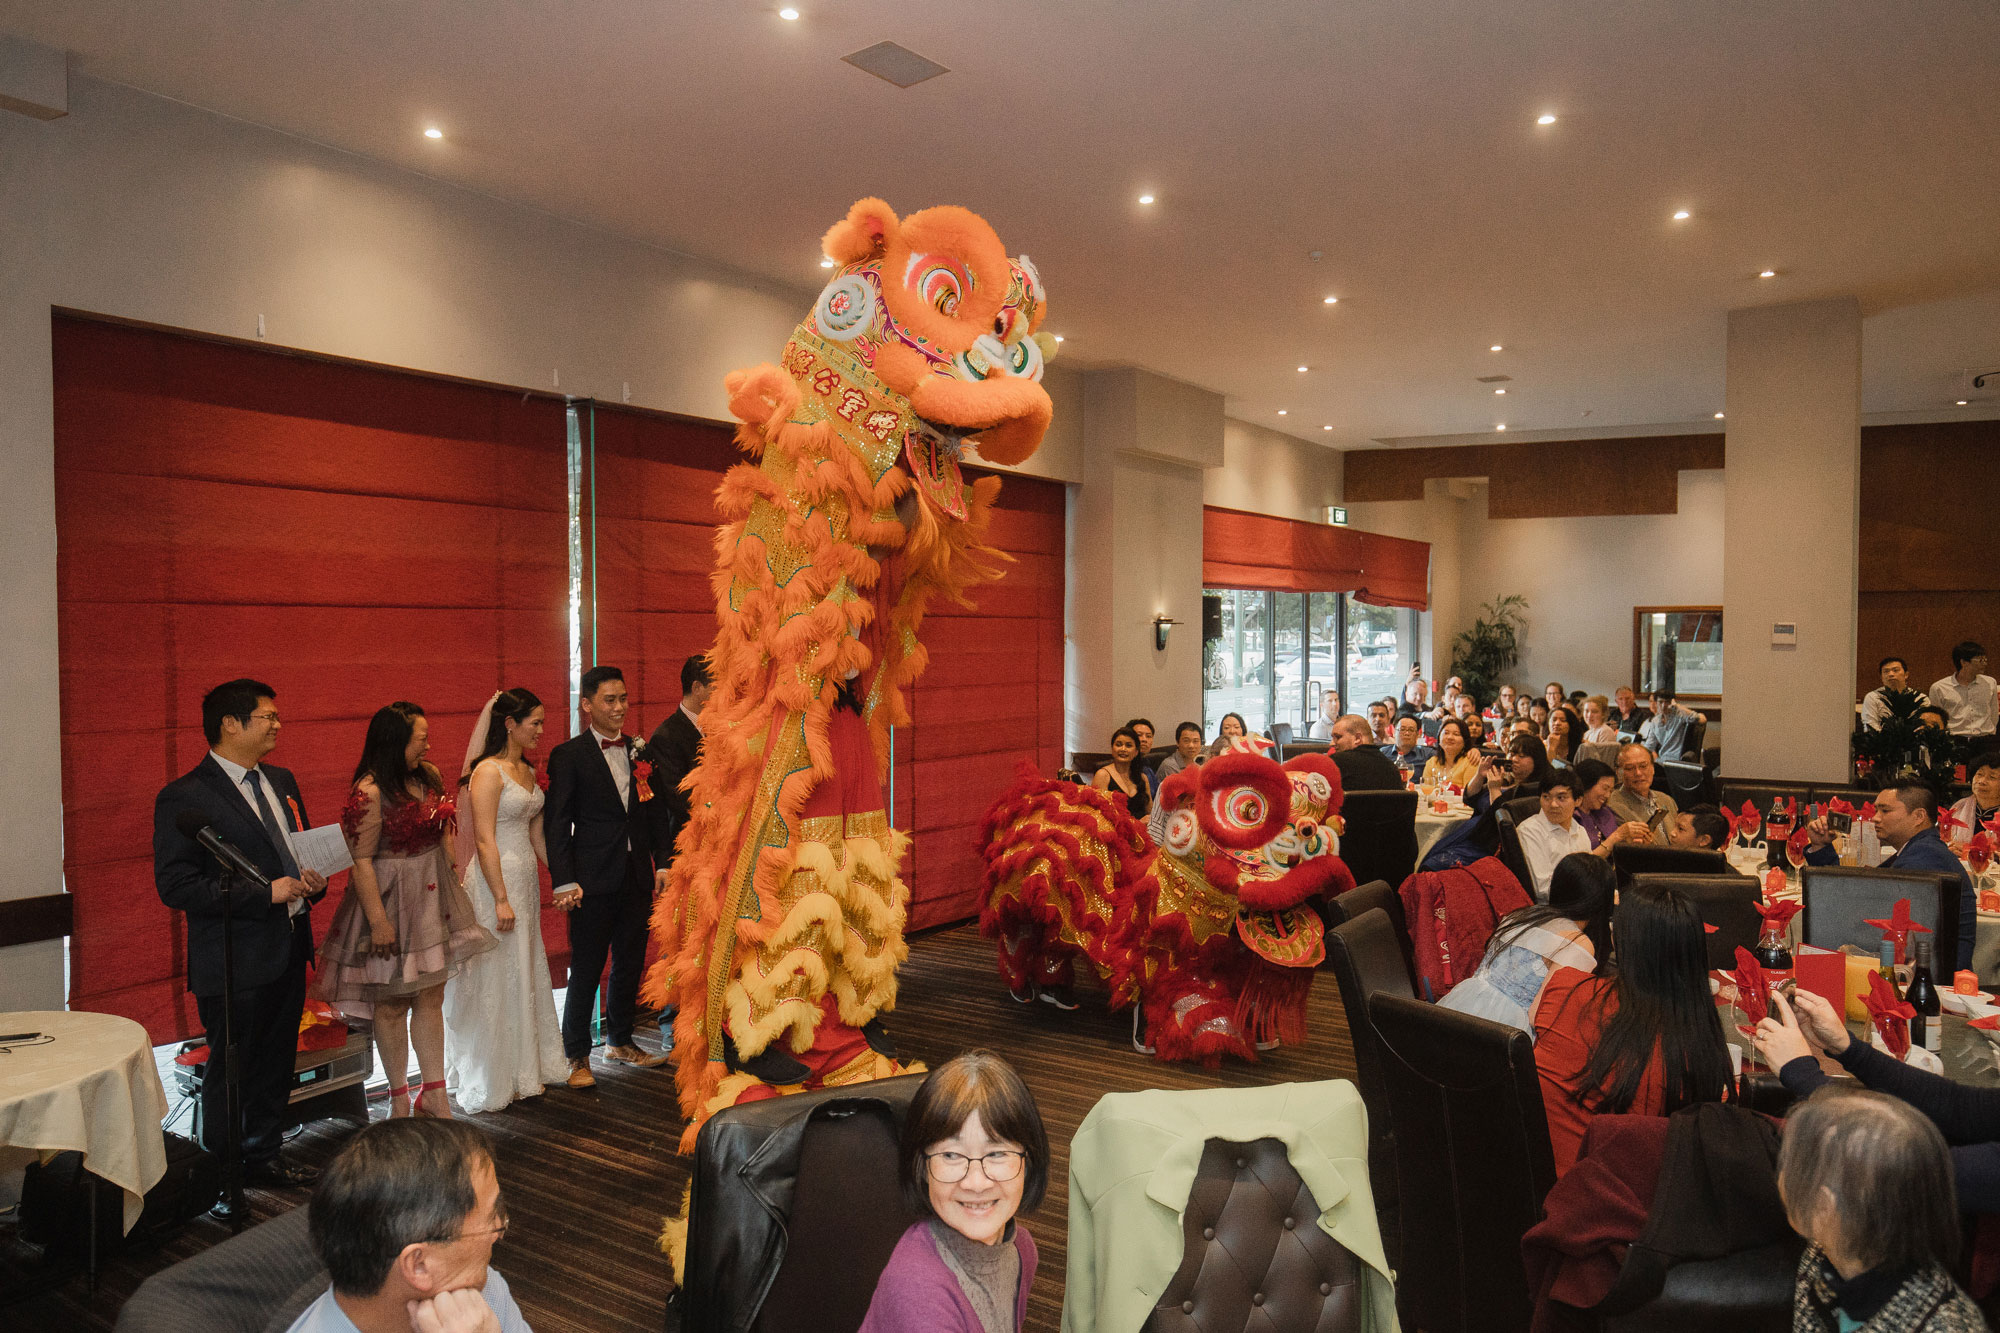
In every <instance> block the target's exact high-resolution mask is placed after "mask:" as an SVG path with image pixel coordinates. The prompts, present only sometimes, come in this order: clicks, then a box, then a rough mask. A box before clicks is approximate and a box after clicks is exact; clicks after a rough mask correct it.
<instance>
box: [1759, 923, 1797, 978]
mask: <svg viewBox="0 0 2000 1333" xmlns="http://www.w3.org/2000/svg"><path fill="white" fill-rule="evenodd" d="M1750 956H1751V957H1752V958H1755V959H1756V960H1757V966H1759V967H1761V968H1763V969H1764V978H1765V980H1767V981H1769V982H1770V983H1771V984H1772V985H1774V986H1775V985H1777V984H1778V983H1779V982H1780V981H1788V980H1790V979H1791V976H1792V949H1791V946H1790V945H1789V944H1787V943H1786V941H1785V928H1784V926H1782V925H1780V924H1779V923H1778V922H1776V921H1766V922H1765V923H1764V931H1763V933H1762V934H1761V935H1759V936H1758V937H1757V947H1756V948H1754V949H1752V950H1751V951H1750Z"/></svg>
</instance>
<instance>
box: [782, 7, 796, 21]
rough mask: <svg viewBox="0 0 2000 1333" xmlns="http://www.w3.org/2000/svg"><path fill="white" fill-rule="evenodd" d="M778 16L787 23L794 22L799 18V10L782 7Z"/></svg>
mask: <svg viewBox="0 0 2000 1333" xmlns="http://www.w3.org/2000/svg"><path fill="white" fill-rule="evenodd" d="M778 17H779V18H781V19H783V20H784V21H785V22H787V23H793V22H796V21H797V20H798V17H799V11H798V10H796V9H781V10H779V11H778Z"/></svg>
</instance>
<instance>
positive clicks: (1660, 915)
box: [1535, 888, 1730, 1176]
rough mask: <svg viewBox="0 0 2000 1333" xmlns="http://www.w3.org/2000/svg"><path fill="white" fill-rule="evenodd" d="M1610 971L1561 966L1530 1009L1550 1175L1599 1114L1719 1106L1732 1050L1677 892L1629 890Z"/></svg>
mask: <svg viewBox="0 0 2000 1333" xmlns="http://www.w3.org/2000/svg"><path fill="white" fill-rule="evenodd" d="M1611 938H1612V941H1613V943H1614V944H1615V945H1616V947H1617V950H1618V966H1617V967H1616V968H1614V969H1613V970H1612V972H1611V974H1610V975H1609V976H1597V975H1593V974H1592V973H1589V972H1585V971H1583V970H1582V969H1580V968H1571V967H1562V968H1557V969H1556V971H1555V974H1554V975H1553V976H1551V977H1550V978H1549V982H1548V986H1547V987H1546V989H1544V990H1543V992H1542V999H1541V1003H1540V1004H1539V1005H1538V1006H1537V1008H1536V1010H1535V1067H1536V1068H1537V1070H1539V1071H1540V1073H1541V1082H1542V1105H1543V1106H1544V1107H1545V1108H1546V1109H1547V1112H1548V1121H1549V1143H1550V1146H1551V1147H1553V1148H1554V1149H1555V1158H1556V1174H1557V1175H1559V1176H1560V1175H1562V1174H1563V1173H1565V1172H1567V1171H1568V1170H1569V1169H1570V1167H1572V1166H1574V1165H1575V1164H1576V1157H1577V1152H1578V1151H1579V1150H1580V1149H1581V1148H1582V1147H1583V1135H1584V1131H1585V1130H1587V1129H1588V1128H1589V1127H1590V1121H1591V1119H1592V1117H1594V1116H1599V1115H1669V1114H1671V1113H1672V1112H1674V1111H1677V1110H1679V1109H1680V1108H1681V1107H1683V1106H1691V1105H1693V1104H1694V1103H1696V1102H1717V1101H1721V1100H1722V1096H1723V1092H1724V1090H1725V1089H1726V1088H1727V1087H1728V1085H1729V1078H1730V1075H1729V1053H1728V1051H1727V1050H1726V1049H1725V1048H1724V1043H1723V1037H1722V1022H1721V1020H1720V1019H1718V1018H1717V1017H1716V1013H1715V1000H1714V997H1713V996H1711V995H1710V994H1709V990H1708V937H1707V932H1706V931H1704V930H1703V928H1702V921H1701V914H1700V913H1698V912H1696V911H1695V909H1694V904H1693V903H1691V902H1690V901H1688V898H1687V896H1686V895H1685V894H1683V893H1681V892H1680V891H1679V890H1678V889H1664V890H1659V889H1654V890H1644V889H1636V888H1628V889H1626V890H1625V892H1624V893H1623V894H1622V895H1621V896H1620V898H1619V903H1618V908H1617V910H1616V911H1615V912H1613V913H1612V915H1611Z"/></svg>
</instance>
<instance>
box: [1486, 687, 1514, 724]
mask: <svg viewBox="0 0 2000 1333" xmlns="http://www.w3.org/2000/svg"><path fill="white" fill-rule="evenodd" d="M1486 716H1487V718H1488V719H1489V720H1491V721H1495V722H1512V721H1513V720H1514V687H1513V686H1512V685H1502V686H1501V687H1500V693H1499V694H1498V695H1497V696H1495V697H1494V700H1493V706H1492V707H1491V708H1489V709H1487V710H1486Z"/></svg>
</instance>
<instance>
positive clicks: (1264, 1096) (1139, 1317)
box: [1062, 1080, 1397, 1333]
mask: <svg viewBox="0 0 2000 1333" xmlns="http://www.w3.org/2000/svg"><path fill="white" fill-rule="evenodd" d="M1211 1138H1219V1139H1227V1140H1229V1141H1231V1142H1236V1143H1248V1142H1252V1141H1254V1140H1257V1139H1265V1138H1270V1139H1279V1140H1281V1141H1282V1142H1283V1143H1284V1144H1285V1146H1286V1149H1287V1153H1288V1155H1289V1156H1290V1158H1291V1163H1292V1169H1293V1170H1295V1171H1297V1172H1298V1173H1299V1177H1300V1179H1302V1180H1304V1181H1305V1183H1306V1187H1307V1188H1308V1189H1310V1190H1311V1191H1312V1196H1313V1199H1314V1200H1315V1201H1316V1202H1317V1203H1318V1204H1319V1206H1320V1215H1319V1225H1320V1229H1321V1230H1322V1231H1324V1232H1326V1234H1327V1235H1329V1236H1331V1237H1333V1238H1334V1239H1335V1240H1336V1241H1339V1242H1340V1243H1341V1244H1342V1245H1344V1246H1346V1247H1347V1248H1348V1250H1350V1251H1351V1252H1352V1253H1353V1254H1354V1256H1355V1257H1356V1258H1357V1259H1359V1260H1360V1261H1361V1262H1362V1263H1363V1264H1364V1265H1366V1269H1365V1270H1364V1283H1365V1286H1366V1291H1365V1293H1364V1297H1365V1301H1364V1305H1365V1308H1366V1309H1367V1311H1368V1313H1369V1322H1368V1324H1367V1329H1368V1333H1395V1330H1396V1328H1397V1324H1396V1290H1395V1284H1394V1281H1393V1279H1392V1277H1391V1274H1390V1272H1389V1265H1388V1261H1387V1260H1386V1259H1385V1258H1384V1257H1383V1254H1382V1237H1381V1234H1380V1232H1379V1230H1378V1229H1377V1227H1376V1224H1375V1200H1374V1196H1373V1194H1372V1193H1371V1192H1370V1191H1369V1188H1368V1112H1367V1110H1366V1109H1365V1108H1364V1107H1363V1106H1362V1104H1361V1094H1360V1093H1358V1092H1356V1091H1355V1089H1354V1085H1353V1084H1352V1083H1349V1082H1346V1081H1345V1080H1329V1081H1327V1082H1323V1083H1280V1084H1276V1085H1274V1086H1271V1087H1264V1088H1204V1089H1199V1090H1197V1091H1193V1092H1166V1091H1160V1090H1154V1091H1150V1092H1121V1093H1111V1094H1109V1095H1107V1096H1106V1097H1104V1098H1103V1099H1102V1100H1100V1101H1099V1102H1098V1103H1097V1105H1096V1106H1093V1107H1092V1108H1091V1109H1090V1114H1089V1115H1087V1116H1085V1117H1084V1118H1083V1124H1082V1125H1081V1126H1079V1127H1078V1128H1077V1131H1076V1137H1075V1138H1074V1139H1073V1140H1071V1142H1070V1153H1069V1272H1068V1281H1067V1285H1066V1290H1065V1292H1064V1296H1063V1319H1062V1326H1063V1330H1064V1333H1138V1330H1139V1329H1141V1328H1142V1327H1144V1325H1145V1323H1146V1320H1147V1318H1148V1317H1150V1316H1151V1314H1152V1312H1153V1308H1154V1307H1155V1306H1156V1305H1157V1304H1158V1303H1159V1299H1160V1295H1161V1293H1162V1292H1164V1291H1165V1290H1166V1289H1167V1284H1168V1283H1169V1282H1170V1281H1172V1280H1173V1276H1174V1273H1175V1272H1176V1271H1177V1270H1178V1269H1179V1268H1180V1264H1181V1254H1182V1249H1183V1240H1182V1233H1181V1218H1182V1215H1183V1214H1184V1213H1185V1212H1186V1211H1187V1201H1188V1194H1189V1192H1190V1191H1191V1190H1192V1189H1193V1187H1194V1177H1195V1169H1196V1167H1198V1166H1199V1165H1200V1164H1201V1155H1202V1150H1203V1148H1204V1147H1205V1146H1206V1145H1207V1142H1208V1140H1209V1139H1211Z"/></svg>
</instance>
